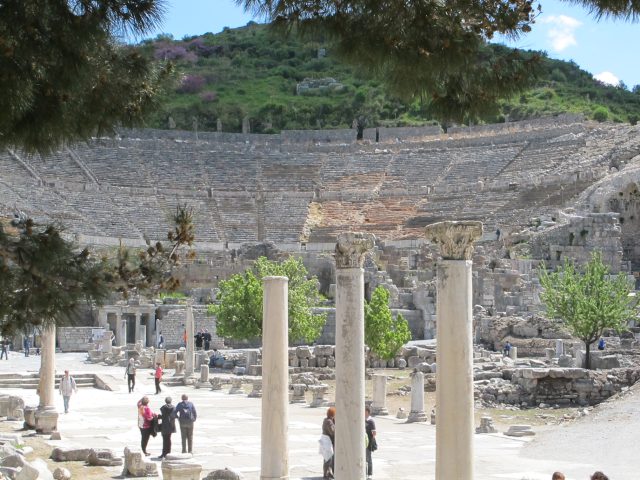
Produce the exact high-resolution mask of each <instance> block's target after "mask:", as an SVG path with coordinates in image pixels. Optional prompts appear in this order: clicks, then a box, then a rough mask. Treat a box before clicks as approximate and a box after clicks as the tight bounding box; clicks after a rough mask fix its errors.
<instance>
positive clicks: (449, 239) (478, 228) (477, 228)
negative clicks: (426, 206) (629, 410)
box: [424, 221, 482, 260]
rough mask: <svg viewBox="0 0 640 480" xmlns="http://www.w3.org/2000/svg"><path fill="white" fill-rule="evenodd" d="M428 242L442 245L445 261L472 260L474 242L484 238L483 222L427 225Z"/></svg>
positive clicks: (441, 250) (441, 251) (441, 249)
mask: <svg viewBox="0 0 640 480" xmlns="http://www.w3.org/2000/svg"><path fill="white" fill-rule="evenodd" d="M424 232H425V235H426V237H427V240H429V241H430V242H433V243H437V244H439V245H440V253H441V254H442V257H443V258H444V259H445V260H471V255H472V254H473V242H475V241H476V240H477V239H478V238H480V237H481V236H482V222H477V221H463V222H438V223H433V224H431V225H427V227H426V228H425V230H424Z"/></svg>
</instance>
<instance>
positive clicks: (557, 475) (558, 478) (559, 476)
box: [551, 472, 565, 480]
mask: <svg viewBox="0 0 640 480" xmlns="http://www.w3.org/2000/svg"><path fill="white" fill-rule="evenodd" d="M551 480H565V478H564V473H561V472H553V476H552V477H551Z"/></svg>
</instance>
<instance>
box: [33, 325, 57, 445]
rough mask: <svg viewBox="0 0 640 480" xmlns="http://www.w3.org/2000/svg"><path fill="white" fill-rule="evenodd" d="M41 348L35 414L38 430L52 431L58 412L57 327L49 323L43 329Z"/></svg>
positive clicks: (55, 424) (55, 426)
mask: <svg viewBox="0 0 640 480" xmlns="http://www.w3.org/2000/svg"><path fill="white" fill-rule="evenodd" d="M41 339H42V340H41V341H42V348H41V349H40V381H39V383H38V394H39V396H40V402H39V404H38V409H37V410H36V414H35V424H36V431H38V432H41V433H51V432H52V431H54V430H56V429H57V426H58V413H57V412H56V407H55V387H56V327H55V325H49V326H46V327H44V328H43V329H42V336H41Z"/></svg>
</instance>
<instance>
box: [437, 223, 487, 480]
mask: <svg viewBox="0 0 640 480" xmlns="http://www.w3.org/2000/svg"><path fill="white" fill-rule="evenodd" d="M425 234H426V237H427V239H428V240H430V241H432V242H434V243H436V244H438V245H439V246H440V251H441V254H442V257H443V259H442V260H441V261H439V262H438V267H437V315H438V325H437V352H436V356H437V359H438V368H437V371H436V415H437V419H438V426H440V427H441V428H440V427H438V426H437V427H436V480H451V479H452V478H455V479H456V480H473V478H474V475H473V472H474V468H473V460H474V459H473V435H474V433H473V432H474V418H473V323H472V320H473V317H472V309H473V301H472V298H473V297H472V282H471V267H472V261H471V256H472V254H473V242H474V241H475V240H477V239H478V238H480V237H481V236H482V223H481V222H477V221H465V222H439V223H435V224H433V225H429V226H427V227H426V229H425Z"/></svg>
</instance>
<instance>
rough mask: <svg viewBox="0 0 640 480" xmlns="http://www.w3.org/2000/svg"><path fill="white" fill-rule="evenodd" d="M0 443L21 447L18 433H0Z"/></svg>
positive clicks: (20, 438)
mask: <svg viewBox="0 0 640 480" xmlns="http://www.w3.org/2000/svg"><path fill="white" fill-rule="evenodd" d="M0 443H8V444H9V445H12V446H14V447H17V446H18V445H22V435H20V434H19V433H0Z"/></svg>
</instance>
